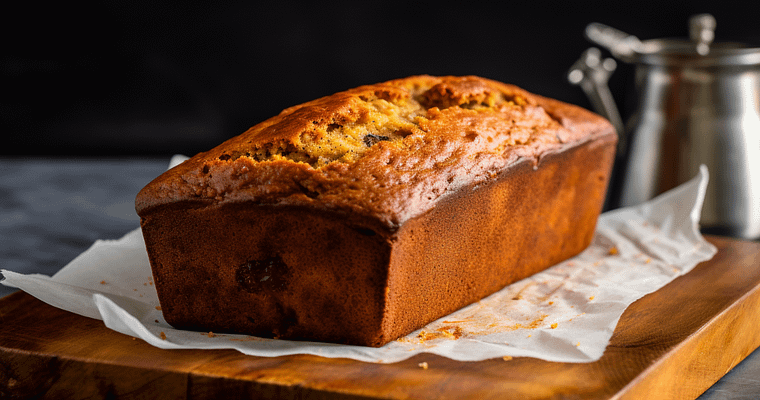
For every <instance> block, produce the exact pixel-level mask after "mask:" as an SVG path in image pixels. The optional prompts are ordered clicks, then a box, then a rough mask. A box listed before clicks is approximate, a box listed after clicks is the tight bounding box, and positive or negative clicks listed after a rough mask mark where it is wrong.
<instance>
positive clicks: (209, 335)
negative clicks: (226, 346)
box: [206, 331, 216, 338]
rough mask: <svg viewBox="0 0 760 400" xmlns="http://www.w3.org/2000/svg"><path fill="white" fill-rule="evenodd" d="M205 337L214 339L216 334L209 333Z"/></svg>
mask: <svg viewBox="0 0 760 400" xmlns="http://www.w3.org/2000/svg"><path fill="white" fill-rule="evenodd" d="M206 336H208V337H210V338H211V337H216V333H214V332H211V331H209V333H208V335H206Z"/></svg>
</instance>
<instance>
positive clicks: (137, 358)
mask: <svg viewBox="0 0 760 400" xmlns="http://www.w3.org/2000/svg"><path fill="white" fill-rule="evenodd" d="M708 240H709V241H710V242H712V243H714V244H715V245H716V246H717V247H718V249H719V251H718V254H717V255H716V256H715V258H713V259H712V260H710V261H708V262H705V263H702V264H700V265H699V266H697V267H696V268H695V269H694V270H693V271H692V272H690V273H689V274H687V275H685V276H683V277H680V278H678V279H676V280H675V281H673V282H672V283H670V284H669V285H667V286H666V287H664V288H663V289H661V290H659V291H657V292H655V293H652V294H650V295H648V296H646V297H644V298H642V299H641V300H639V301H637V302H636V303H634V304H633V305H632V306H631V307H629V308H628V310H626V312H625V314H623V316H622V318H621V319H620V322H619V324H618V326H617V329H616V330H615V333H614V335H613V336H612V339H611V344H610V346H609V347H608V348H607V350H606V352H605V353H604V356H603V357H602V358H601V359H600V360H599V361H597V362H594V363H586V364H569V363H552V362H546V361H541V360H537V359H532V358H514V359H511V360H503V359H501V358H498V359H492V360H486V361H482V362H458V361H452V360H449V359H446V358H443V357H438V356H434V355H428V354H423V355H418V356H415V357H413V358H411V359H409V360H406V361H403V362H399V363H395V364H372V363H363V362H359V361H352V360H346V359H327V358H321V357H316V356H305V355H304V356H287V357H276V358H264V357H251V356H245V355H243V354H241V353H238V352H236V351H234V350H214V351H201V350H161V349H158V348H154V347H152V346H150V345H148V344H146V343H145V342H143V341H142V340H139V339H133V338H131V337H128V336H125V335H122V334H119V333H117V332H114V331H111V330H109V329H107V328H106V327H105V326H104V325H103V323H102V322H101V321H97V320H93V319H89V318H85V317H80V316H77V315H74V314H71V313H68V312H65V311H62V310H59V309H56V308H53V307H51V306H48V305H46V304H44V303H42V302H40V301H38V300H36V299H34V298H33V297H31V296H29V295H27V294H25V293H21V292H18V293H14V294H12V295H10V296H7V297H5V298H3V299H1V300H0V398H3V397H11V398H16V397H18V398H29V397H40V396H41V397H46V398H103V397H109V398H110V397H119V398H146V397H147V398H167V399H184V398H192V399H204V398H246V397H248V398H286V399H302V398H309V399H321V398H330V399H354V398H363V399H367V398H372V399H374V398H392V399H396V398H398V399H407V398H414V399H433V398H456V399H489V398H518V399H539V398H541V399H544V398H550V399H559V398H582V399H609V398H620V399H646V398H659V399H693V398H696V397H698V396H699V395H700V394H701V393H702V392H704V391H705V390H706V389H707V388H709V387H710V386H711V385H712V384H713V383H714V382H716V381H717V380H718V379H719V378H720V377H721V376H723V375H724V374H725V373H726V372H727V371H728V370H730V369H731V368H732V367H733V366H735V365H736V364H738V363H739V362H740V361H741V360H742V359H744V357H746V356H747V355H749V354H750V353H751V352H752V351H753V350H754V349H755V348H757V347H758V346H760V324H758V322H760V243H757V242H746V241H738V240H732V239H726V238H720V237H708ZM423 362H425V363H427V366H428V368H427V369H424V368H422V367H421V366H420V364H421V363H423ZM4 395H5V396H4Z"/></svg>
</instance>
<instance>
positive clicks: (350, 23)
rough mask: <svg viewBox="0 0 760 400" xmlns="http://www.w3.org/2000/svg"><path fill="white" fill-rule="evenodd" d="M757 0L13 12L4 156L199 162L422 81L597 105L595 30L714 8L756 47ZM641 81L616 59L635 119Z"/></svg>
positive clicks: (63, 6)
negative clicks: (490, 83)
mask: <svg viewBox="0 0 760 400" xmlns="http://www.w3.org/2000/svg"><path fill="white" fill-rule="evenodd" d="M757 3H758V2H757V1H745V2H735V1H734V2H727V1H677V2H672V1H670V2H668V1H652V0H647V1H638V2H633V1H627V2H613V1H609V0H608V1H574V2H573V1H567V2H541V1H533V2H514V1H511V2H510V1H504V2H500V3H485V2H477V1H459V2H436V3H416V2H405V3H395V2H360V1H356V2H316V3H297V2H290V1H270V2H266V3H259V2H236V3H221V2H220V3H216V2H204V3H203V4H197V3H193V2H184V1H166V0H154V1H143V0H140V1H132V2H129V1H128V2H115V1H102V2H99V3H94V4H90V5H87V6H82V5H73V4H71V3H69V2H59V3H58V4H57V5H53V6H49V5H44V6H43V5H42V4H38V3H35V2H26V3H17V4H15V7H16V8H6V9H5V10H4V13H3V16H2V17H0V18H2V25H3V27H2V31H3V42H4V45H3V48H2V64H1V66H2V79H3V84H2V105H1V106H0V107H2V108H1V109H0V118H2V122H1V123H2V131H3V132H6V133H9V134H10V135H5V136H6V139H5V140H4V141H3V142H4V144H3V145H2V146H0V149H1V150H0V156H91V157H92V156H98V157H100V156H116V157H122V156H135V155H139V156H164V155H171V154H174V153H184V154H188V155H192V154H194V153H196V152H198V151H203V150H206V149H208V148H210V147H213V146H214V145H216V144H218V143H219V142H221V141H222V140H224V139H226V138H228V137H231V136H234V135H237V134H239V133H241V132H243V131H244V130H245V129H247V128H248V127H249V126H251V125H254V124H256V123H258V122H260V121H262V120H264V119H266V118H268V117H270V116H273V115H275V114H277V113H278V112H279V111H280V110H282V109H283V108H286V107H289V106H291V105H295V104H298V103H301V102H304V101H308V100H311V99H314V98H317V97H321V96H324V95H328V94H331V93H333V92H336V91H340V90H344V89H348V88H351V87H355V86H358V85H362V84H369V83H375V82H380V81H385V80H389V79H393V78H400V77H404V76H408V75H413V74H423V73H425V74H432V75H467V74H474V75H480V76H483V77H487V78H491V79H496V80H501V81H505V82H510V83H515V84H517V85H519V86H522V87H524V88H525V89H528V90H530V91H533V92H536V93H539V94H543V95H546V96H549V97H555V98H558V99H560V100H564V101H567V102H570V103H575V104H579V105H581V106H584V107H587V108H588V107H589V103H588V101H587V99H586V98H585V96H584V94H583V93H582V91H581V90H580V89H579V88H578V87H574V86H571V85H570V84H569V83H567V81H566V78H565V75H566V72H567V70H568V68H569V67H570V65H572V64H573V62H575V61H576V60H577V59H578V57H579V56H580V54H581V53H582V52H583V51H584V50H585V49H587V48H588V47H590V46H591V44H590V43H589V42H587V41H586V40H585V39H584V37H583V31H584V27H585V26H586V25H587V24H588V23H590V22H594V21H596V22H602V23H605V24H608V25H611V26H613V27H616V28H618V29H621V30H624V31H627V32H629V33H631V34H635V35H637V36H638V37H640V38H641V39H652V38H661V37H672V36H686V35H687V34H688V32H687V20H688V17H689V16H690V15H692V14H697V13H703V12H709V13H712V14H713V15H714V16H715V17H716V19H717V21H718V24H717V30H716V36H717V39H718V40H729V39H731V40H735V39H739V40H743V41H748V40H749V41H754V42H760V40H758V39H760V22H759V21H758V11H760V6H758V4H757ZM632 75H633V74H632V67H631V66H628V65H622V63H620V65H619V68H618V70H617V71H616V72H615V74H614V75H613V77H612V80H611V82H610V85H611V87H612V90H613V92H614V93H615V96H616V97H617V100H618V103H619V104H620V105H622V108H623V109H624V114H626V112H625V110H630V109H631V108H632V107H634V105H633V104H632V101H631V99H632V97H633V96H632V95H631V93H632V90H631V86H632V81H633V76H632ZM8 138H9V139H8Z"/></svg>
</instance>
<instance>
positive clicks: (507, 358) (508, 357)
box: [501, 356, 512, 361]
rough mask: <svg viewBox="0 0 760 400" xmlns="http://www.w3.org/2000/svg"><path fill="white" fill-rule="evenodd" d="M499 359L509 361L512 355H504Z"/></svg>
mask: <svg viewBox="0 0 760 400" xmlns="http://www.w3.org/2000/svg"><path fill="white" fill-rule="evenodd" d="M501 359H502V360H504V361H509V360H511V359H512V356H504V357H502V358H501Z"/></svg>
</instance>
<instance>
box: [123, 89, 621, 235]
mask: <svg viewBox="0 0 760 400" xmlns="http://www.w3.org/2000/svg"><path fill="white" fill-rule="evenodd" d="M602 135H614V129H613V128H612V126H611V125H610V124H609V123H608V122H607V121H606V120H605V119H603V118H602V117H600V116H598V115H596V114H593V113H591V112H589V111H587V110H584V109H582V108H580V107H576V106H573V105H569V104H566V103H562V102H559V101H557V100H551V99H548V98H544V97H541V96H537V95H534V94H531V93H528V92H526V91H525V90H523V89H520V88H518V87H516V86H513V85H508V84H504V83H500V82H496V81H492V80H488V79H483V78H479V77H475V76H465V77H451V76H448V77H433V76H413V77H409V78H404V79H397V80H392V81H389V82H385V83H379V84H375V85H367V86H361V87H358V88H355V89H351V90H347V91H344V92H340V93H336V94H334V95H331V96H327V97H323V98H320V99H317V100H313V101H310V102H308V103H304V104H301V105H297V106H294V107H290V108H288V109H285V110H284V111H282V112H281V113H280V114H279V115H277V116H275V117H273V118H270V119H268V120H266V121H264V122H261V123H260V124H258V125H255V126H253V127H251V128H250V129H248V130H247V131H246V132H245V133H243V134H241V135H239V136H236V137H234V138H231V139H229V140H227V141H225V142H224V143H222V144H221V145H219V146H217V147H215V148H213V149H211V150H209V151H206V152H203V153H199V154H197V155H195V156H194V157H192V158H190V159H189V160H187V161H185V162H183V163H182V164H180V165H178V166H176V167H174V168H172V169H170V170H169V171H167V172H165V173H164V174H162V175H161V176H159V177H158V178H156V179H155V180H154V181H153V182H151V183H150V184H148V185H147V186H146V187H145V188H143V189H142V190H141V191H140V193H139V194H138V196H137V199H136V203H135V204H136V210H137V213H138V214H139V215H140V216H145V215H147V214H149V213H150V212H151V211H152V210H155V209H158V208H160V206H163V205H169V204H177V203H182V204H186V203H187V202H191V203H195V204H194V205H191V206H192V207H208V206H212V207H213V206H218V205H222V204H227V203H239V202H248V203H253V204H277V205H290V206H306V207H310V208H314V209H318V210H329V211H335V212H338V213H346V215H348V214H351V215H361V216H368V217H372V218H374V219H376V220H377V221H378V223H380V224H381V225H384V226H387V227H388V228H390V229H393V228H395V227H398V226H399V225H400V224H402V223H403V222H404V221H406V220H407V219H409V218H412V217H414V216H416V215H419V214H421V213H424V212H425V211H427V210H429V209H430V208H432V207H433V206H434V205H435V203H436V202H437V201H438V200H439V198H441V197H442V196H445V195H447V194H449V193H452V192H454V191H456V190H457V189H458V188H461V187H463V186H465V185H468V184H472V183H478V182H481V181H486V180H488V179H493V178H494V177H495V176H496V175H498V174H499V173H500V172H502V171H504V170H505V169H506V168H508V167H509V166H510V165H511V164H513V163H515V162H517V161H519V160H521V159H529V160H532V162H534V163H536V164H538V160H539V159H540V157H541V155H542V154H545V153H546V152H551V151H559V150H561V149H562V148H564V147H567V146H572V145H576V144H577V143H579V142H583V141H586V140H591V139H593V138H595V137H599V136H602Z"/></svg>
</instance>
